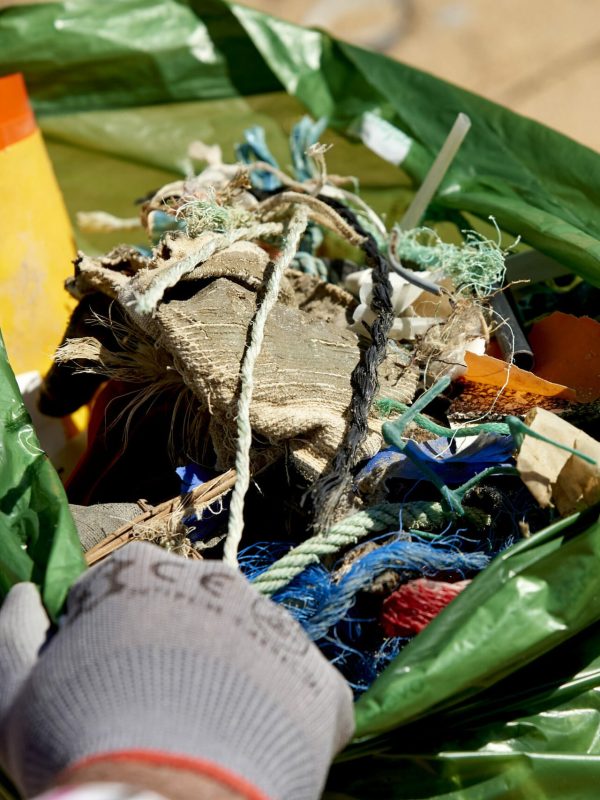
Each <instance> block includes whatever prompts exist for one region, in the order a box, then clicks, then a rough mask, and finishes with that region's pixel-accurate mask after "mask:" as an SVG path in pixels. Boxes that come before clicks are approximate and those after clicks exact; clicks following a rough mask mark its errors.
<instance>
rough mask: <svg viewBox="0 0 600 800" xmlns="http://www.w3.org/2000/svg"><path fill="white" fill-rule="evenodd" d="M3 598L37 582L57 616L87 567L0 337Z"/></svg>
mask: <svg viewBox="0 0 600 800" xmlns="http://www.w3.org/2000/svg"><path fill="white" fill-rule="evenodd" d="M0 441H1V446H0V598H4V597H5V595H6V594H7V592H8V591H9V589H10V588H11V586H12V585H13V584H15V583H18V582H20V581H33V582H34V583H36V584H38V586H39V587H40V589H41V592H42V599H43V601H44V604H45V606H46V609H47V610H48V612H49V614H50V615H51V616H53V617H56V616H57V615H58V613H59V611H60V609H61V607H62V605H63V603H64V600H65V597H66V595H67V592H68V590H69V587H70V586H71V584H72V583H73V581H75V580H76V578H77V577H78V576H79V575H80V574H81V572H82V571H83V570H84V569H85V561H84V559H83V554H82V550H81V545H80V544H79V538H78V536H77V530H76V528H75V523H74V522H73V519H72V517H71V513H70V511H69V506H68V504H67V499H66V496H65V493H64V489H63V487H62V484H61V482H60V478H59V477H58V475H57V474H56V471H55V470H54V467H53V466H52V464H51V463H50V461H49V460H48V457H47V456H46V454H45V453H44V452H43V450H41V449H40V446H39V442H38V440H37V437H36V435H35V432H34V430H33V427H32V425H31V419H30V417H29V414H28V413H27V411H26V409H25V406H24V405H23V401H22V399H21V395H20V393H19V388H18V386H17V382H16V380H15V377H14V375H13V372H12V370H11V368H10V366H9V364H8V356H7V353H6V349H5V347H4V342H3V341H2V339H1V337H0Z"/></svg>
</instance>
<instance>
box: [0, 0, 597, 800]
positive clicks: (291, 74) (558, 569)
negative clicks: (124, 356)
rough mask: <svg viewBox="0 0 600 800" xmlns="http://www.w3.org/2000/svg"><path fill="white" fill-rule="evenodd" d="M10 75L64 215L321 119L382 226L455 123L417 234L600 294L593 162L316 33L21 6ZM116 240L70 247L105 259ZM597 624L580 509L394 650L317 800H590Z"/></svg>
mask: <svg viewBox="0 0 600 800" xmlns="http://www.w3.org/2000/svg"><path fill="white" fill-rule="evenodd" d="M13 71H23V72H24V73H25V76H26V80H27V83H28V88H29V91H30V93H31V96H32V99H33V103H34V107H35V110H36V112H37V114H38V120H39V122H40V125H41V128H42V130H43V132H44V135H45V137H46V142H47V145H48V148H49V151H50V154H51V157H52V159H53V162H54V166H55V169H56V171H57V174H58V177H59V181H60V183H61V186H62V188H63V191H64V193H65V197H66V200H67V204H68V207H69V209H70V211H71V213H72V214H74V213H75V212H76V211H78V210H85V211H88V210H93V209H103V210H107V211H110V212H112V213H115V214H118V215H123V216H131V215H132V213H134V212H133V206H132V200H133V199H135V198H136V197H141V196H144V195H146V194H147V192H148V191H149V190H152V189H155V188H157V187H158V186H160V185H161V184H163V183H165V182H167V181H169V180H171V179H173V178H175V177H177V176H180V175H181V174H182V173H185V172H186V170H188V168H189V166H190V165H189V161H188V157H187V148H188V145H189V144H190V142H191V141H193V140H195V139H200V140H203V141H205V142H206V143H208V144H212V143H215V142H216V143H219V144H220V145H221V146H222V148H223V151H224V155H225V158H226V159H227V158H230V157H231V155H232V151H233V145H234V144H235V143H236V142H239V141H240V140H241V139H242V135H243V130H244V128H246V127H249V126H250V125H254V124H260V125H262V126H263V127H264V128H265V130H266V134H267V139H268V142H269V145H270V147H271V148H272V150H273V152H274V155H275V156H276V157H277V158H278V160H279V162H280V163H281V164H282V165H283V166H287V162H288V160H289V150H288V143H287V137H288V135H289V132H290V130H291V127H292V125H293V124H294V122H296V121H297V120H298V118H299V117H300V116H301V115H302V114H304V113H306V112H308V113H310V114H311V115H312V116H314V117H323V116H324V117H326V118H327V120H328V123H329V130H328V131H327V133H326V134H325V136H324V140H325V141H329V142H333V143H334V144H335V147H334V149H333V150H332V151H331V152H330V153H329V154H328V164H329V168H330V170H331V171H332V172H336V173H338V174H351V175H357V176H358V177H359V178H360V180H361V192H362V194H363V196H364V197H365V199H367V201H368V202H369V203H371V204H373V205H374V206H375V207H376V208H377V209H378V210H379V211H380V212H386V213H387V214H388V219H389V220H392V219H394V218H397V217H399V216H400V215H401V214H402V212H403V210H404V209H405V208H406V206H407V204H408V202H409V200H410V197H411V195H412V191H413V187H414V186H415V185H418V183H419V182H420V181H421V180H422V178H423V176H424V175H425V173H426V172H427V170H428V168H429V166H430V164H431V163H432V161H433V158H434V157H435V155H436V153H437V151H438V149H439V147H440V145H441V144H442V142H443V140H444V138H445V136H446V135H447V133H448V131H449V129H450V127H451V125H452V123H453V121H454V119H455V117H456V115H457V113H459V112H461V111H462V112H466V113H467V114H469V116H470V117H471V120H472V123H473V127H472V130H471V132H470V134H469V136H468V137H467V139H466V141H465V143H464V145H463V147H462V148H461V150H460V152H459V154H458V156H457V158H456V160H455V162H454V164H453V165H452V168H451V170H450V171H449V173H448V175H447V177H446V179H445V180H444V182H443V184H442V186H441V189H440V191H439V192H438V194H437V196H436V198H435V200H434V202H433V204H432V206H431V207H430V209H429V210H428V213H427V218H428V219H429V220H435V221H436V222H438V223H439V222H440V220H442V221H443V220H447V221H448V222H449V223H453V224H454V223H456V222H457V221H458V222H459V223H462V220H463V218H464V215H466V218H467V219H468V220H469V221H470V222H472V221H473V220H475V222H476V223H477V224H480V222H483V223H486V221H487V219H488V215H493V216H494V217H495V219H496V221H497V222H498V224H499V226H500V228H501V229H502V230H503V231H504V232H506V233H509V234H513V235H518V234H520V235H522V237H523V240H524V241H525V242H526V243H527V244H528V245H530V246H531V247H534V248H536V249H538V250H539V251H541V252H543V253H546V254H547V255H549V256H552V257H554V258H556V259H557V260H559V261H560V262H561V263H563V264H564V265H565V266H567V267H569V268H570V269H572V270H573V271H574V272H576V273H577V274H579V275H581V276H582V277H584V278H585V279H586V280H588V281H590V282H591V283H593V284H595V285H600V218H599V216H598V214H597V208H598V206H599V204H600V203H599V201H600V189H599V187H600V156H599V155H597V154H596V153H594V152H592V151H591V150H589V149H587V148H585V147H583V146H581V145H578V144H576V143H575V142H573V141H571V140H569V139H567V138H566V137H564V136H561V135H560V134H558V133H556V132H554V131H551V130H549V129H548V128H545V127H544V126H542V125H539V124H537V123H535V122H532V121H531V120H528V119H525V118H524V117H521V116H519V115H516V114H514V113H511V112H510V111H508V110H506V109H504V108H501V107H500V106H497V105H495V104H493V103H491V102H488V101H487V100H484V99H482V98H479V97H476V96H475V95H472V94H470V93H468V92H465V91H463V90H461V89H458V88H457V87H454V86H451V85H449V84H447V83H445V82H443V81H441V80H438V79H436V78H434V77H432V76H430V75H427V74H425V73H422V72H420V71H418V70H414V69H411V68H409V67H407V66H405V65H402V64H398V63H396V62H393V61H391V60H390V59H388V58H386V57H384V56H381V55H377V54H373V53H368V52H366V51H364V50H361V49H359V48H356V47H353V46H351V45H348V44H345V43H343V42H338V41H336V40H334V39H332V38H331V37H329V36H328V35H326V34H323V33H320V32H318V31H314V30H306V29H302V28H299V27H296V26H294V25H291V24H289V23H285V22H282V21H280V20H276V19H273V18H271V17H268V16H265V15H263V14H260V13H258V12H256V11H253V10H250V9H247V8H245V7H243V6H240V5H236V4H230V3H226V2H223V0H197V2H193V1H192V0H190V2H183V1H182V0H105V2H103V3H97V2H96V0H69V2H65V3H46V4H43V5H35V6H28V7H23V6H19V7H14V8H8V9H5V10H3V11H2V12H0V74H3V73H8V72H13ZM389 162H391V163H393V164H394V165H395V166H394V167H390V163H389ZM458 213H460V215H462V216H460V217H458V216H457V214H458ZM478 221H480V222H478ZM121 236H122V235H121V234H115V235H114V236H112V235H108V236H107V235H102V237H101V238H99V237H96V238H94V237H90V236H87V237H86V236H81V235H80V237H79V240H80V245H81V246H82V247H83V248H84V249H86V250H87V251H94V250H102V251H105V250H106V249H107V248H109V247H110V246H111V245H113V244H116V243H118V242H119V241H120V240H121ZM140 241H141V240H140ZM61 502H64V501H61ZM0 555H1V554H0ZM74 573H75V570H74V571H73V574H71V575H67V574H65V575H64V576H63V577H64V583H63V589H66V586H67V585H68V583H69V581H70V580H72V578H73V577H74ZM15 574H17V573H15ZM10 580H11V578H10V577H9V578H8V579H7V584H6V585H8V583H9V582H10ZM599 620H600V524H599V522H598V510H596V511H593V510H592V511H590V512H588V513H587V514H583V515H577V516H574V517H572V518H569V519H567V520H563V521H561V522H560V523H557V524H556V525H554V526H552V527H551V528H549V529H547V530H545V531H542V532H540V533H539V534H537V535H535V536H533V537H532V538H531V539H529V540H526V541H523V542H521V543H519V544H518V545H516V546H515V547H513V548H512V549H511V550H509V551H507V552H506V553H504V554H503V555H502V556H500V557H499V558H497V559H496V560H495V561H494V562H493V563H492V565H491V566H490V567H489V568H488V569H487V570H485V572H484V573H482V574H481V575H480V576H479V577H478V578H477V580H475V581H474V582H473V583H472V585H471V586H470V587H469V588H468V589H467V590H466V591H465V592H463V593H462V594H461V595H460V596H459V598H458V599H457V600H456V601H455V602H454V603H453V604H452V605H451V606H450V607H449V608H448V609H446V610H445V611H444V612H443V613H442V614H441V615H440V616H439V617H438V618H437V619H436V620H435V621H434V623H432V624H431V625H430V626H429V627H428V628H427V630H425V631H424V632H423V633H422V634H420V635H419V636H418V637H417V638H416V639H415V640H414V641H413V642H412V643H411V644H410V645H409V646H408V647H407V648H405V650H404V651H403V652H402V653H401V654H400V656H399V657H398V659H397V660H396V661H395V662H394V663H393V664H392V665H391V666H390V667H389V669H388V670H387V671H386V672H385V673H384V674H383V675H382V676H381V677H380V678H379V679H378V680H377V681H376V683H375V684H374V685H373V687H372V688H371V689H370V690H369V692H367V693H366V694H365V695H364V696H363V697H362V698H361V699H360V701H359V702H358V704H357V735H356V739H355V742H354V743H353V744H352V745H351V746H350V747H349V748H347V750H346V751H345V752H344V753H343V754H342V756H341V757H340V759H339V760H338V763H337V764H336V765H334V768H333V769H332V773H331V776H330V782H329V786H328V792H327V795H328V797H329V798H330V800H334V798H337V800H341V798H346V800H368V799H369V798H389V799H390V800H391V799H392V798H439V799H440V800H441V798H446V799H447V800H450V799H452V800H499V799H500V798H502V800H509V799H510V800H516V799H517V798H519V799H520V798H523V800H525V798H528V799H529V798H533V799H534V800H538V799H540V800H541V798H569V800H576V799H577V800H579V799H580V798H581V799H583V798H586V800H587V799H588V798H589V799H590V800H591V798H595V797H596V795H597V788H596V787H597V786H598V785H599V784H600V621H599Z"/></svg>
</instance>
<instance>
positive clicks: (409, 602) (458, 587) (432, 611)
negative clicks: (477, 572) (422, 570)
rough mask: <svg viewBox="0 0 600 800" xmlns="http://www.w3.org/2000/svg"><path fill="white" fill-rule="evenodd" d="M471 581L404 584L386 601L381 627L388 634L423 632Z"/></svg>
mask: <svg viewBox="0 0 600 800" xmlns="http://www.w3.org/2000/svg"><path fill="white" fill-rule="evenodd" d="M469 583H470V581H460V582H459V583H443V582H442V581H432V580H429V578H419V579H418V580H416V581H409V583H405V584H404V586H401V587H400V588H399V589H397V590H396V591H395V592H394V593H393V594H391V595H390V596H389V597H387V598H386V599H385V601H384V603H383V609H382V613H381V626H382V628H383V630H384V632H385V635H386V636H414V635H415V634H417V633H420V632H421V631H422V630H423V628H425V627H426V626H427V625H429V623H430V622H431V620H432V619H434V618H435V617H437V615H438V614H439V613H440V611H442V610H443V609H444V608H446V606H447V605H448V603H450V602H451V601H452V600H454V598H455V597H456V596H457V595H458V594H460V593H461V592H462V590H463V589H465V588H466V587H467V586H468V585H469Z"/></svg>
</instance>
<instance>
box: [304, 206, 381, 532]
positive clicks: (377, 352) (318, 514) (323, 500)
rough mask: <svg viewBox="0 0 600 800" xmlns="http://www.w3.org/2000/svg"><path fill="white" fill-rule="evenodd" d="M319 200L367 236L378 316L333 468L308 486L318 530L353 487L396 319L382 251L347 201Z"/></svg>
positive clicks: (355, 373)
mask: <svg viewBox="0 0 600 800" xmlns="http://www.w3.org/2000/svg"><path fill="white" fill-rule="evenodd" d="M319 200H322V201H323V202H324V203H327V204H328V205H329V206H331V207H332V208H333V209H335V211H337V213H338V214H339V215H340V216H341V217H343V218H344V220H345V221H346V222H348V224H349V225H351V226H352V227H353V228H354V230H355V231H356V232H357V233H359V234H360V235H361V236H364V237H365V242H364V244H363V245H362V249H363V251H364V253H365V261H366V265H367V267H369V268H371V269H372V270H373V272H372V280H373V298H372V300H371V310H372V311H373V312H374V313H375V314H376V315H377V316H376V319H375V320H374V322H373V324H372V326H371V328H370V334H371V343H370V344H369V345H368V346H367V347H366V348H365V349H363V350H361V353H360V359H359V361H358V364H357V365H356V366H355V368H354V369H353V370H352V375H351V376H350V386H351V388H352V399H351V401H350V406H349V408H348V422H347V425H346V431H345V434H344V440H343V442H342V444H341V445H340V447H339V448H338V450H337V452H336V454H335V456H334V457H333V461H332V463H331V468H330V470H329V472H328V473H326V474H324V475H321V476H320V477H319V478H318V479H317V480H316V481H315V483H314V484H313V486H312V488H311V490H310V495H311V499H312V503H313V508H314V509H315V523H314V526H315V528H316V529H317V530H324V529H326V528H328V527H329V526H330V524H331V523H332V521H333V515H334V513H335V510H336V508H337V507H338V505H339V503H340V500H341V499H342V496H343V495H344V493H345V492H346V491H347V490H348V488H349V485H350V481H351V471H352V468H353V467H354V466H355V465H356V462H357V454H358V450H359V448H360V446H361V445H362V443H363V442H364V440H365V438H366V436H367V430H368V419H369V411H370V409H371V404H372V402H373V399H374V398H375V395H376V393H377V391H378V389H379V379H378V375H377V370H378V368H379V365H380V364H381V362H382V361H383V359H384V358H385V354H386V348H387V338H388V334H389V331H390V328H391V327H392V323H393V321H394V313H393V306H392V285H391V283H390V280H389V264H388V262H387V259H386V258H385V257H384V256H383V255H382V254H381V253H380V251H379V248H378V247H377V243H376V241H375V239H374V238H373V236H372V235H371V234H370V233H369V232H368V231H366V230H365V229H364V228H363V227H362V225H361V224H360V222H359V221H358V219H357V217H356V215H355V214H354V213H353V212H352V211H351V210H350V209H349V208H347V206H345V205H344V204H343V203H340V202H338V201H337V200H333V199H332V198H330V197H324V196H322V195H320V196H319Z"/></svg>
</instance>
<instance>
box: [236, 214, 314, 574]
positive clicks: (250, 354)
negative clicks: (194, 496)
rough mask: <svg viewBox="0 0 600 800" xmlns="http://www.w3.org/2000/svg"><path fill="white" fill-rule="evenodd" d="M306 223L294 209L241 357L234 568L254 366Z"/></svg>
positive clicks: (247, 462)
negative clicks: (283, 279) (282, 245)
mask: <svg viewBox="0 0 600 800" xmlns="http://www.w3.org/2000/svg"><path fill="white" fill-rule="evenodd" d="M307 224H308V211H307V209H306V207H305V206H304V205H301V206H298V207H297V208H296V209H295V210H294V212H293V215H292V218H291V220H290V223H289V226H288V230H287V235H286V239H285V246H284V248H283V249H282V250H281V252H280V253H279V255H278V257H277V258H276V259H275V261H274V263H273V271H272V273H271V276H270V278H269V281H268V283H267V286H266V289H265V294H264V297H263V299H262V303H261V304H260V306H259V308H258V310H257V311H256V315H255V317H254V320H253V322H252V331H251V336H250V344H249V346H248V347H247V349H246V351H245V353H244V355H243V358H242V365H241V368H240V397H239V400H238V410H237V449H236V453H235V470H236V473H237V479H236V482H235V487H234V490H233V494H232V495H231V505H230V509H229V525H228V529H227V539H226V540H225V547H224V551H223V559H224V561H225V562H226V563H228V564H230V565H231V566H233V567H237V566H238V560H237V552H238V547H239V544H240V541H241V538H242V532H243V529H244V499H245V497H246V492H247V491H248V486H249V485H250V447H251V444H252V426H251V424H250V404H251V403H252V394H253V390H254V367H255V365H256V361H257V359H258V357H259V355H260V351H261V348H262V343H263V340H264V335H265V325H266V322H267V317H268V316H269V313H270V312H271V309H272V308H273V306H274V305H275V303H276V301H277V295H278V294H279V286H280V283H281V278H282V276H283V273H284V271H285V270H286V269H287V268H288V267H289V265H290V263H291V261H292V259H293V258H294V255H295V254H296V250H297V249H298V246H299V244H300V240H301V238H302V235H303V234H304V231H305V230H306V226H307Z"/></svg>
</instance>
